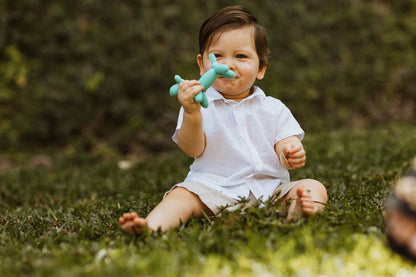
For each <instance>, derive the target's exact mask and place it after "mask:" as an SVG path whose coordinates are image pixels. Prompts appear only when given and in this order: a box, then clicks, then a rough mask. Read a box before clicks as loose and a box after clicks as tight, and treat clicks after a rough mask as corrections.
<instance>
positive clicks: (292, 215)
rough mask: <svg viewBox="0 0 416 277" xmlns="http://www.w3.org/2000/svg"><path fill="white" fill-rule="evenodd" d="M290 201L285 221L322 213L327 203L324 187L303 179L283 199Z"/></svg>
mask: <svg viewBox="0 0 416 277" xmlns="http://www.w3.org/2000/svg"><path fill="white" fill-rule="evenodd" d="M284 201H290V202H291V203H290V205H289V208H288V216H287V218H286V219H287V220H288V221H291V220H297V219H299V218H301V217H310V216H313V215H315V214H316V213H317V212H320V211H323V210H324V208H325V204H326V203H327V202H328V195H327V192H326V189H325V186H324V185H323V184H321V183H320V182H318V181H316V180H312V179H305V180H302V181H300V182H299V183H298V184H296V186H294V187H293V188H292V189H291V190H290V191H289V192H288V193H287V195H286V196H285V197H284Z"/></svg>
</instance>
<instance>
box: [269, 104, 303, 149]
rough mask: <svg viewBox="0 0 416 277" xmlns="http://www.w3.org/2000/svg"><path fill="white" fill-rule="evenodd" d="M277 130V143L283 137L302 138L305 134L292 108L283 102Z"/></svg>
mask: <svg viewBox="0 0 416 277" xmlns="http://www.w3.org/2000/svg"><path fill="white" fill-rule="evenodd" d="M276 127H277V132H276V137H275V142H274V143H275V144H276V143H278V142H279V141H281V140H282V139H285V138H288V137H291V136H297V137H298V138H299V139H300V140H302V139H303V138H304V136H305V132H304V131H303V129H302V128H301V127H300V125H299V123H298V122H297V120H296V119H295V117H294V116H293V115H292V113H291V112H290V110H289V109H288V108H287V107H286V106H285V105H284V104H282V108H281V110H280V112H279V113H278V116H277V126H276Z"/></svg>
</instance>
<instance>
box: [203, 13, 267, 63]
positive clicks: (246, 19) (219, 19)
mask: <svg viewBox="0 0 416 277" xmlns="http://www.w3.org/2000/svg"><path fill="white" fill-rule="evenodd" d="M245 26H252V27H253V29H254V43H255V47H256V53H257V56H258V57H259V69H263V68H264V67H265V66H267V59H268V56H269V49H268V48H267V38H266V30H265V29H264V27H263V26H262V25H260V24H259V23H258V21H257V19H256V17H255V16H254V15H253V14H252V13H251V12H250V11H249V10H247V9H246V8H244V7H242V6H230V7H227V8H224V9H222V10H219V11H217V12H215V13H214V14H213V15H211V16H210V17H209V18H208V19H206V20H205V21H204V23H202V26H201V29H200V30H199V54H201V55H202V54H203V53H204V51H205V50H206V49H207V48H208V47H209V46H210V45H211V43H212V42H213V40H214V39H217V38H218V37H219V36H220V35H221V34H222V33H224V32H225V31H228V30H232V29H238V28H242V27H245Z"/></svg>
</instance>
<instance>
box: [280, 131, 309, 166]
mask: <svg viewBox="0 0 416 277" xmlns="http://www.w3.org/2000/svg"><path fill="white" fill-rule="evenodd" d="M274 149H275V151H276V154H277V156H278V157H279V159H280V163H281V164H282V165H283V166H284V167H286V168H287V169H294V168H301V167H304V166H305V161H306V155H305V150H304V149H303V145H302V142H301V141H300V139H299V138H298V137H297V136H291V137H288V138H285V139H282V140H281V141H279V142H278V143H276V145H275V146H274Z"/></svg>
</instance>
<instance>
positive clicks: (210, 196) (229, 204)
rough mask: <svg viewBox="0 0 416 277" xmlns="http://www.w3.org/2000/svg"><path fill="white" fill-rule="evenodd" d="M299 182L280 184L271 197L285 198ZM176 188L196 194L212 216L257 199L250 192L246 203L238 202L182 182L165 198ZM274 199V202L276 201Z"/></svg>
mask: <svg viewBox="0 0 416 277" xmlns="http://www.w3.org/2000/svg"><path fill="white" fill-rule="evenodd" d="M299 182H300V181H294V182H288V183H281V184H280V185H279V186H278V187H277V188H276V190H275V191H274V193H273V195H277V194H278V193H279V194H280V195H279V196H278V198H277V199H279V198H281V197H283V196H285V195H286V194H287V193H288V192H289V191H290V190H291V189H292V188H293V187H294V186H295V185H296V184H297V183H299ZM176 187H182V188H185V189H187V190H188V191H190V192H192V193H194V194H196V195H197V196H198V197H199V199H200V200H201V201H202V203H204V204H205V205H206V206H207V207H208V208H209V209H210V210H211V211H212V213H213V214H218V213H220V212H221V211H224V210H225V211H234V210H237V209H240V208H242V207H243V205H244V206H247V205H253V204H255V203H256V202H257V199H256V198H255V197H254V195H253V194H252V193H251V192H250V195H249V197H248V199H246V200H247V201H240V200H237V199H234V198H231V197H229V196H227V195H225V194H224V193H221V192H219V191H217V190H215V189H213V188H210V187H208V186H206V185H203V184H201V183H197V182H191V181H187V182H183V183H179V184H176V185H175V186H173V187H172V188H171V189H170V190H169V191H168V192H166V193H165V196H166V195H167V194H168V193H169V192H171V191H172V190H173V189H174V188H176ZM277 199H276V200H277Z"/></svg>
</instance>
